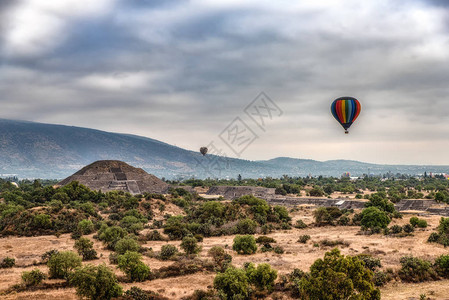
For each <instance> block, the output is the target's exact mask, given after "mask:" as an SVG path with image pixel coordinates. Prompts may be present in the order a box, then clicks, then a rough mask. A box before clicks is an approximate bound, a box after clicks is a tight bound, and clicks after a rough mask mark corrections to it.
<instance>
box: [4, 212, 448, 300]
mask: <svg viewBox="0 0 449 300" xmlns="http://www.w3.org/2000/svg"><path fill="white" fill-rule="evenodd" d="M312 212H313V209H310V208H304V207H303V208H300V209H299V210H298V211H296V212H293V213H292V216H293V223H295V222H296V220H297V219H302V220H303V221H304V222H305V223H306V224H310V223H312ZM413 215H416V214H404V218H403V219H402V220H394V221H393V222H392V224H391V225H394V224H400V225H403V224H405V223H407V222H408V220H409V218H410V217H411V216H413ZM420 218H424V219H426V220H427V222H428V223H429V226H428V228H426V229H417V230H416V231H415V232H414V236H409V237H404V238H394V237H385V236H383V235H380V234H377V235H371V236H367V235H360V234H359V229H360V228H359V227H349V226H335V227H334V226H327V227H310V228H306V229H296V228H293V229H292V230H285V231H277V232H275V233H272V234H268V236H271V237H273V238H274V239H275V240H276V241H277V243H276V245H279V246H281V247H283V248H284V250H285V253H284V254H275V253H273V252H266V253H259V252H258V253H256V254H254V255H250V256H245V255H237V254H236V253H235V252H234V251H232V250H231V248H232V241H233V238H234V236H222V237H211V238H205V239H204V241H203V242H202V243H201V245H202V251H201V252H200V254H199V255H200V257H201V258H205V259H206V258H207V251H208V250H209V249H210V248H211V247H213V246H222V247H225V249H227V251H228V252H229V253H230V254H231V255H232V256H233V264H234V265H237V266H242V265H243V264H244V263H245V262H248V261H250V262H254V263H256V264H258V263H262V262H265V263H269V264H271V265H272V266H273V267H274V268H275V269H277V270H278V273H279V274H286V273H289V272H291V271H292V270H293V269H294V268H300V269H302V270H304V271H307V270H308V269H309V267H310V265H311V264H312V263H313V262H314V261H315V260H316V259H318V258H322V257H323V256H324V254H325V252H327V251H329V250H331V248H329V247H324V248H323V247H316V245H314V244H315V243H319V241H321V240H324V239H329V240H336V239H341V240H343V241H345V242H347V243H349V245H348V246H347V247H342V248H340V249H341V252H342V253H343V254H345V255H356V254H360V253H367V254H371V255H373V256H375V257H377V258H380V259H381V262H382V268H393V269H397V268H399V259H400V258H401V257H402V256H405V255H414V256H417V257H420V258H424V259H429V260H434V259H435V258H436V257H438V256H440V255H441V254H448V253H449V250H448V249H444V247H442V246H440V245H437V244H428V243H426V240H427V238H428V236H429V235H430V233H431V232H433V231H434V230H435V228H436V227H437V226H438V222H439V219H440V217H439V216H429V215H428V216H420ZM304 234H308V235H310V236H311V240H309V241H308V242H307V243H306V244H301V243H298V242H297V240H298V238H299V236H301V235H304ZM89 237H90V238H91V239H92V235H91V236H89ZM92 240H93V241H94V247H95V249H96V250H97V252H98V255H99V256H100V259H98V260H94V261H92V262H89V263H93V264H100V263H106V264H107V265H109V266H111V267H112V268H113V269H114V270H115V272H116V274H117V275H119V276H123V274H122V273H121V271H119V270H117V268H116V266H112V265H110V264H109V260H108V257H109V254H110V251H108V250H105V249H104V247H103V245H102V243H100V242H98V241H97V240H94V239H92ZM167 243H170V244H174V245H176V246H179V244H180V242H179V241H170V242H161V241H152V242H147V243H145V244H144V245H143V247H147V248H152V249H153V250H154V251H156V252H157V251H159V250H160V248H161V247H162V245H165V244H167ZM73 244H74V241H73V240H72V239H71V238H70V235H69V234H64V235H61V236H60V237H56V236H40V237H5V238H1V239H0V258H3V257H6V256H9V257H14V258H15V259H16V264H17V266H16V267H14V268H11V269H0V292H1V291H4V290H6V289H7V288H8V287H10V286H12V285H13V284H17V283H20V281H21V279H20V276H21V273H22V272H23V271H29V270H32V269H33V268H36V267H37V268H39V269H41V270H42V271H44V272H45V273H47V267H46V266H45V265H38V266H33V263H36V262H39V261H40V256H41V255H42V254H43V253H44V252H46V251H49V250H51V249H58V250H73ZM143 260H144V262H145V263H146V264H147V265H148V266H150V268H152V269H158V268H160V267H162V266H168V265H170V264H172V262H171V261H160V260H157V259H155V258H149V257H146V256H144V257H143ZM214 276H215V274H214V273H212V272H206V273H197V274H192V275H187V276H181V277H174V278H166V279H157V280H153V281H146V282H141V283H132V284H130V283H129V284H128V283H122V286H123V288H124V290H126V289H128V288H130V287H131V286H138V287H141V288H143V289H145V290H153V291H156V292H159V293H161V294H162V295H164V296H166V297H168V298H170V299H179V298H181V297H183V296H186V295H189V294H191V293H193V291H194V290H196V289H207V287H208V286H212V283H213V279H214ZM46 281H47V282H55V280H46ZM381 293H382V299H419V297H420V295H421V294H426V295H427V296H428V297H431V299H449V280H441V281H435V282H425V283H420V284H406V283H401V282H391V283H389V284H388V285H386V286H385V287H383V288H382V289H381ZM0 298H1V299H77V298H76V296H75V290H74V289H73V288H64V289H53V290H41V291H34V292H22V293H17V294H9V295H3V296H0Z"/></svg>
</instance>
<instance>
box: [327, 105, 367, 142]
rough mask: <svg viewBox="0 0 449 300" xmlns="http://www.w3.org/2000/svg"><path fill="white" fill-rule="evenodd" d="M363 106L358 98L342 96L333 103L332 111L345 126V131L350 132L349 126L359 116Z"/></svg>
mask: <svg viewBox="0 0 449 300" xmlns="http://www.w3.org/2000/svg"><path fill="white" fill-rule="evenodd" d="M361 108H362V106H361V105H360V102H359V101H358V100H357V99H356V98H353V97H340V98H337V99H335V100H334V102H333V103H332V105H331V112H332V114H333V115H334V118H335V119H336V120H337V121H338V122H339V123H340V124H341V126H343V128H344V129H345V133H348V129H349V127H351V125H352V123H353V122H354V121H355V120H356V119H357V117H358V116H359V114H360V110H361Z"/></svg>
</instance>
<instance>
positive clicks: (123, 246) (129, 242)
mask: <svg viewBox="0 0 449 300" xmlns="http://www.w3.org/2000/svg"><path fill="white" fill-rule="evenodd" d="M114 249H115V252H117V254H125V253H126V251H134V252H138V251H139V250H140V245H139V243H138V242H137V241H136V240H135V239H133V238H131V237H129V236H127V237H125V238H123V239H121V240H119V241H118V242H117V243H116V244H115V248H114Z"/></svg>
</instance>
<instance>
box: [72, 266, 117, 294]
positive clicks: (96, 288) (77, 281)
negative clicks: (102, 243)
mask: <svg viewBox="0 0 449 300" xmlns="http://www.w3.org/2000/svg"><path fill="white" fill-rule="evenodd" d="M70 284H71V285H73V286H74V287H75V288H76V294H77V295H78V296H80V297H82V298H88V299H91V300H109V299H112V298H115V297H118V296H121V295H122V293H123V292H122V287H121V286H120V285H119V284H118V281H117V278H116V277H115V274H114V272H112V271H111V270H110V269H109V268H108V267H107V266H106V265H104V264H101V265H98V266H94V265H90V264H89V265H86V266H83V267H80V268H78V269H76V270H75V272H74V273H73V275H72V276H71V277H70Z"/></svg>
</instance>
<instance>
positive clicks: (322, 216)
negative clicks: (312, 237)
mask: <svg viewBox="0 0 449 300" xmlns="http://www.w3.org/2000/svg"><path fill="white" fill-rule="evenodd" d="M313 216H314V218H315V223H316V224H317V225H318V226H322V225H327V224H331V223H332V217H331V215H330V214H329V212H328V211H327V209H326V208H325V207H319V208H317V209H316V210H315V211H314V212H313Z"/></svg>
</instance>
